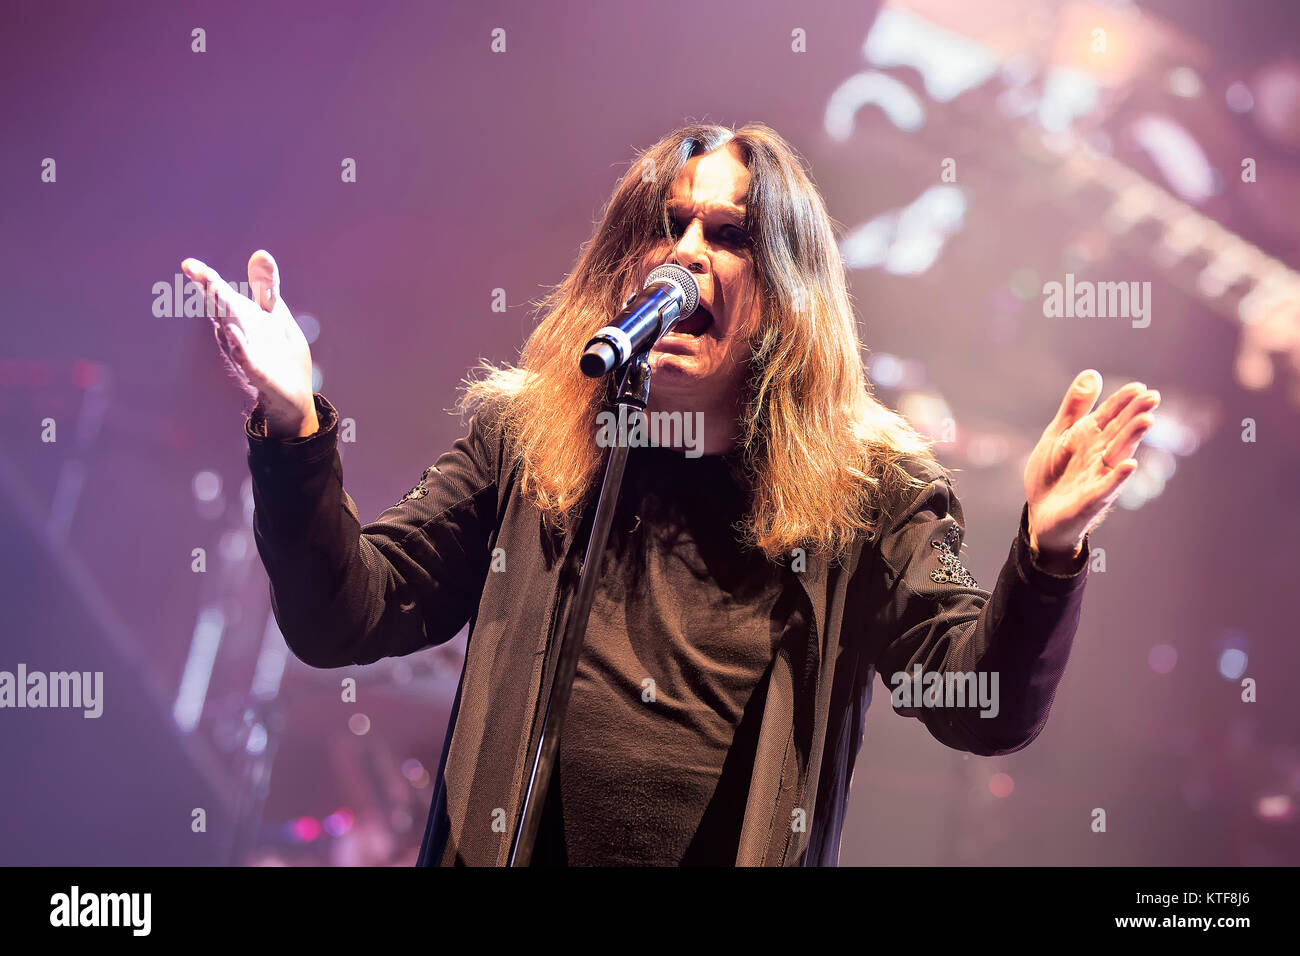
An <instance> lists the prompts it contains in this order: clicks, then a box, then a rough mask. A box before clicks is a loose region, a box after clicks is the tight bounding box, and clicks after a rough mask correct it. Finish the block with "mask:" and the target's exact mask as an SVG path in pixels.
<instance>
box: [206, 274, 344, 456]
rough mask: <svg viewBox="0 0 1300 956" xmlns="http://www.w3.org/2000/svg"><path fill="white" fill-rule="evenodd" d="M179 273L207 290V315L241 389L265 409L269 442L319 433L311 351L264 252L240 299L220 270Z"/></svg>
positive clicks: (278, 276) (277, 275)
mask: <svg viewBox="0 0 1300 956" xmlns="http://www.w3.org/2000/svg"><path fill="white" fill-rule="evenodd" d="M181 270H182V271H183V272H184V273H185V274H186V275H187V276H189V278H190V279H192V280H193V281H194V282H195V283H197V284H198V285H199V287H200V288H202V289H203V290H204V302H205V314H206V315H207V316H208V318H209V319H210V320H211V321H212V330H213V333H214V334H215V336H216V339H217V344H218V345H219V346H221V351H222V353H223V354H224V355H225V356H226V360H227V362H228V364H229V367H230V369H231V371H232V373H233V374H234V375H235V376H236V378H237V379H238V380H239V383H240V386H241V387H242V388H243V390H244V391H245V392H246V393H248V395H249V396H250V397H256V398H257V400H258V401H260V402H261V403H262V406H263V408H265V410H266V430H267V435H268V436H269V437H271V438H295V437H303V436H307V435H312V434H315V432H316V431H317V429H319V428H320V423H319V422H318V421H317V418H316V401H315V398H314V397H313V394H312V387H311V349H310V347H309V346H308V345H307V338H306V336H304V335H303V334H302V330H301V329H300V328H298V323H297V322H295V321H294V318H293V316H292V315H290V314H289V309H288V307H287V306H286V305H285V304H284V301H283V300H282V299H281V298H280V269H279V267H278V266H277V265H276V264H275V260H274V259H273V258H271V254H270V253H269V252H267V251H265V250H264V249H259V250H258V251H257V252H255V253H253V256H252V258H250V259H249V260H248V288H249V291H250V292H251V293H252V295H253V298H252V299H250V298H248V297H247V296H243V295H240V294H239V293H238V292H236V291H235V290H234V289H233V288H231V286H230V284H229V283H228V282H226V280H225V279H223V278H221V276H220V275H218V274H217V270H216V269H213V268H212V267H211V266H208V265H205V264H204V263H202V262H200V261H199V260H198V259H186V260H184V261H183V262H181Z"/></svg>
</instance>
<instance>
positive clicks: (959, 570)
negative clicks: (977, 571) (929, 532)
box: [930, 525, 979, 588]
mask: <svg viewBox="0 0 1300 956" xmlns="http://www.w3.org/2000/svg"><path fill="white" fill-rule="evenodd" d="M930 547H932V548H934V549H935V551H936V552H938V558H939V563H940V564H942V565H943V567H941V568H935V569H934V570H933V571H931V572H930V579H931V580H932V581H935V582H936V583H938V584H959V585H961V586H962V587H967V588H978V587H979V584H978V583H977V582H976V580H975V578H974V577H973V576H972V575H971V573H970V572H969V571H967V570H966V568H965V567H963V566H962V563H961V559H960V558H958V557H957V549H958V548H960V547H961V529H960V528H958V527H957V526H956V525H953V526H952V527H951V528H949V529H948V533H947V535H945V536H944V538H943V540H942V541H931V542H930Z"/></svg>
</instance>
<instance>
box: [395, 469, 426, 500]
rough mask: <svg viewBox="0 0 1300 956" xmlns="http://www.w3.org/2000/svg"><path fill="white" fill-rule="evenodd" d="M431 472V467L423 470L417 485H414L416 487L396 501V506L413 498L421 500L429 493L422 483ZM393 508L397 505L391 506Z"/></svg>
mask: <svg viewBox="0 0 1300 956" xmlns="http://www.w3.org/2000/svg"><path fill="white" fill-rule="evenodd" d="M431 471H433V466H432V465H430V466H429V467H428V468H426V469H424V474H422V475H421V476H420V481H419V483H418V484H416V486H415V487H414V488H412V489H411V490H410V491H408V492H407V493H406V494H404V495H402V497H401V498H399V499H397V504H398V505H400V504H402V503H403V502H405V501H410V500H411V499H413V498H423V497H424V496H425V495H427V494H428V493H429V489H428V488H426V487H424V482H425V480H426V479H427V478H428V477H429V473H430V472H431ZM393 507H394V508H396V507H397V505H393Z"/></svg>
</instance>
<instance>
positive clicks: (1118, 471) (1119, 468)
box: [1098, 458, 1138, 499]
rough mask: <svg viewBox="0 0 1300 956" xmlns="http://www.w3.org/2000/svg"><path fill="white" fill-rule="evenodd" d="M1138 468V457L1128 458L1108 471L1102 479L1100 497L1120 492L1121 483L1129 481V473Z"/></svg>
mask: <svg viewBox="0 0 1300 956" xmlns="http://www.w3.org/2000/svg"><path fill="white" fill-rule="evenodd" d="M1137 470H1138V461H1137V459H1136V458H1126V459H1124V460H1123V461H1121V462H1120V463H1119V464H1118V465H1116V466H1115V467H1114V468H1112V469H1110V470H1109V471H1107V472H1106V474H1105V475H1104V476H1103V477H1102V479H1101V487H1100V489H1099V492H1098V497H1100V498H1102V499H1107V498H1110V497H1111V496H1112V495H1114V494H1117V493H1118V492H1119V488H1120V485H1122V484H1124V482H1126V481H1128V479H1129V475H1131V474H1133V472H1135V471H1137Z"/></svg>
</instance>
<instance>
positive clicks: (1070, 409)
mask: <svg viewBox="0 0 1300 956" xmlns="http://www.w3.org/2000/svg"><path fill="white" fill-rule="evenodd" d="M1100 394H1101V373H1100V372H1098V371H1097V370H1096V369H1091V368H1090V369H1085V370H1084V371H1082V372H1080V373H1079V374H1078V375H1077V376H1075V379H1074V381H1073V382H1072V383H1070V388H1069V390H1068V391H1066V393H1065V398H1064V399H1062V401H1061V407H1060V408H1059V409H1057V412H1056V417H1055V418H1054V419H1052V423H1051V424H1050V425H1049V426H1048V429H1049V430H1051V431H1052V432H1054V433H1055V434H1058V435H1060V434H1064V433H1065V432H1067V431H1069V430H1070V428H1071V426H1073V425H1074V423H1075V422H1077V421H1079V420H1080V419H1081V418H1083V417H1084V416H1085V415H1087V414H1088V412H1089V411H1090V410H1091V409H1092V406H1093V404H1094V403H1095V402H1096V401H1097V396H1098V395H1100Z"/></svg>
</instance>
